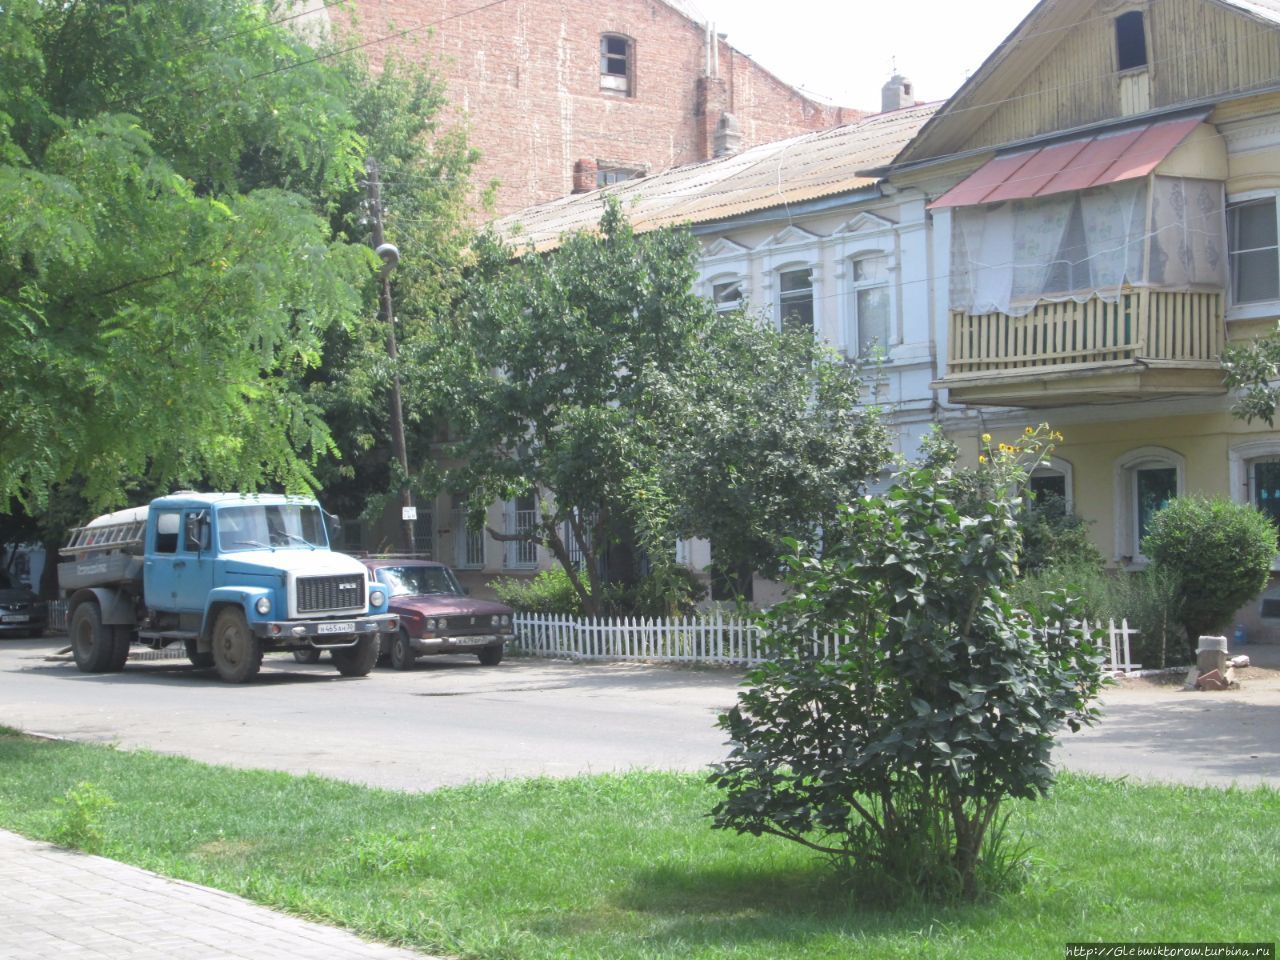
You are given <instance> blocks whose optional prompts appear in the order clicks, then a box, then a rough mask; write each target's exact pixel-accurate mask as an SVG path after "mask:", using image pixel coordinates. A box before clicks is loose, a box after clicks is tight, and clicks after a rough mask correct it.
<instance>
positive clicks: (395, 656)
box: [391, 627, 416, 670]
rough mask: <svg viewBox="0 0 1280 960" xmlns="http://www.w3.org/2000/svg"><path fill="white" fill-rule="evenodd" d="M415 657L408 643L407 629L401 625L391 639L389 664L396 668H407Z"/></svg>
mask: <svg viewBox="0 0 1280 960" xmlns="http://www.w3.org/2000/svg"><path fill="white" fill-rule="evenodd" d="M415 659H416V657H415V656H414V653H413V645H412V644H411V643H409V631H407V630H405V629H404V627H401V628H400V629H399V630H398V631H397V632H396V635H395V639H393V640H392V641H391V666H393V667H395V668H396V669H397V670H408V669H409V668H410V667H412V666H413V661H414V660H415Z"/></svg>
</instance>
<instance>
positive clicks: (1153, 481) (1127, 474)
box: [1115, 447, 1186, 563]
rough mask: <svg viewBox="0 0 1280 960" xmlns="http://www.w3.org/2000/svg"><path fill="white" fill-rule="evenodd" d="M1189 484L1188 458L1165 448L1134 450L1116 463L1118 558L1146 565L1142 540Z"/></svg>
mask: <svg viewBox="0 0 1280 960" xmlns="http://www.w3.org/2000/svg"><path fill="white" fill-rule="evenodd" d="M1185 485H1186V458H1184V457H1183V456H1182V455H1181V454H1180V453H1176V452H1174V451H1173V450H1169V449H1166V448H1164V447H1142V448H1140V449H1137V450H1130V451H1129V452H1128V453H1127V454H1125V455H1124V456H1123V457H1121V458H1120V459H1119V460H1117V461H1116V498H1115V502H1116V558H1117V559H1119V560H1121V561H1123V562H1125V563H1131V562H1135V561H1136V562H1145V560H1146V557H1144V556H1143V555H1142V539H1143V537H1145V536H1146V535H1147V530H1148V529H1149V528H1150V526H1151V518H1152V517H1154V516H1155V515H1156V514H1157V513H1158V512H1159V511H1160V510H1161V509H1162V508H1163V507H1164V506H1166V505H1167V504H1168V503H1169V501H1170V500H1172V499H1173V498H1174V497H1179V496H1181V495H1182V493H1183V491H1184V489H1185Z"/></svg>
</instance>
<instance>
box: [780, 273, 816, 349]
mask: <svg viewBox="0 0 1280 960" xmlns="http://www.w3.org/2000/svg"><path fill="white" fill-rule="evenodd" d="M778 322H779V325H780V326H781V327H782V329H783V330H793V331H801V332H807V333H813V270H812V269H810V268H809V267H805V268H803V269H800V270H784V271H782V272H781V273H779V274H778Z"/></svg>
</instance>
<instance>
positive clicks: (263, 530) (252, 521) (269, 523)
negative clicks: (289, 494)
mask: <svg viewBox="0 0 1280 960" xmlns="http://www.w3.org/2000/svg"><path fill="white" fill-rule="evenodd" d="M325 544H326V540H325V534H324V518H323V517H322V516H321V514H320V508H319V507H317V506H307V505H305V504H297V503H273V504H249V505H246V506H243V507H224V508H222V509H221V510H219V511H218V549H220V550H224V551H226V550H261V549H262V548H264V547H273V548H276V549H283V550H289V549H294V550H310V549H312V548H314V547H323V546H325Z"/></svg>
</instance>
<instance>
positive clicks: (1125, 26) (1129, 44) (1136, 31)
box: [1116, 10, 1147, 70]
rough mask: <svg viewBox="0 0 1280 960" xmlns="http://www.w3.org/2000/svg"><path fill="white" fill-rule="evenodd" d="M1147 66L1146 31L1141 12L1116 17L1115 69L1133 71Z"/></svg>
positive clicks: (1131, 12) (1132, 11)
mask: <svg viewBox="0 0 1280 960" xmlns="http://www.w3.org/2000/svg"><path fill="white" fill-rule="evenodd" d="M1146 65H1147V31H1146V25H1145V24H1144V23H1143V17H1142V11H1141V10H1131V11H1129V12H1128V13H1122V14H1120V16H1118V17H1116V69H1118V70H1133V69H1136V68H1137V67H1145V66H1146Z"/></svg>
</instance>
